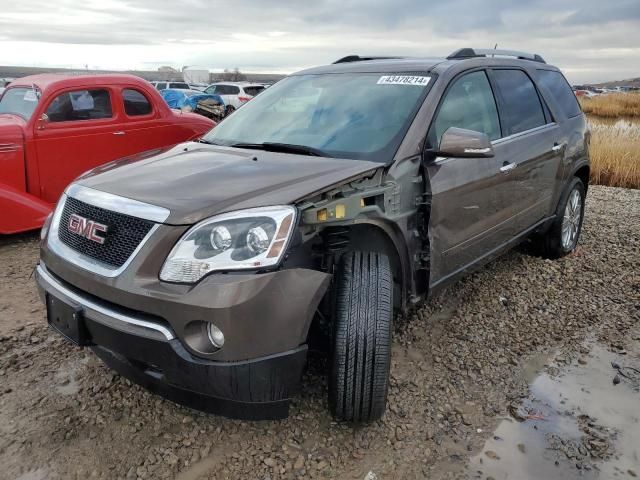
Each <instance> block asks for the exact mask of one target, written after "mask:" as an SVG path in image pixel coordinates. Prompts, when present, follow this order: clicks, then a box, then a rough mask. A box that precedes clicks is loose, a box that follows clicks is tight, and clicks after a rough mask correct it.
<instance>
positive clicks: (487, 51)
mask: <svg viewBox="0 0 640 480" xmlns="http://www.w3.org/2000/svg"><path fill="white" fill-rule="evenodd" d="M494 55H498V56H501V57H515V58H518V59H520V60H531V61H532V62H539V63H547V62H545V61H544V58H542V57H541V56H540V55H538V54H536V53H526V52H518V51H515V50H497V49H492V48H461V49H459V50H456V51H455V52H453V53H452V54H451V55H449V56H448V57H447V60H463V59H465V58H475V57H490V56H494Z"/></svg>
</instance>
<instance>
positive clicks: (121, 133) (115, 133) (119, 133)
mask: <svg viewBox="0 0 640 480" xmlns="http://www.w3.org/2000/svg"><path fill="white" fill-rule="evenodd" d="M124 133H125V132H123V131H119V132H113V134H114V135H124Z"/></svg>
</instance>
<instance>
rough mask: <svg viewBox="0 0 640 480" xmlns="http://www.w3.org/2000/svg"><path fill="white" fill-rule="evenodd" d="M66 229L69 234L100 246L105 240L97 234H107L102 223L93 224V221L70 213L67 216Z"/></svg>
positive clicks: (105, 227)
mask: <svg viewBox="0 0 640 480" xmlns="http://www.w3.org/2000/svg"><path fill="white" fill-rule="evenodd" d="M67 228H68V229H69V231H70V232H71V233H75V234H76V235H80V236H81V237H84V238H86V239H87V240H91V241H92V242H96V243H99V244H100V245H103V244H104V241H105V238H104V237H101V236H99V235H98V232H102V233H106V232H107V226H106V225H104V224H102V223H98V222H94V221H93V220H89V219H88V218H84V217H81V216H80V215H76V214H75V213H72V214H71V215H70V216H69V225H68V226H67Z"/></svg>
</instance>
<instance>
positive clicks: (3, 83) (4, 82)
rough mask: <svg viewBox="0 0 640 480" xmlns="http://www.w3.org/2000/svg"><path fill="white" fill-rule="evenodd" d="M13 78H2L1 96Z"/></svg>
mask: <svg viewBox="0 0 640 480" xmlns="http://www.w3.org/2000/svg"><path fill="white" fill-rule="evenodd" d="M13 80H14V79H13V78H0V96H1V95H2V92H4V91H5V90H6V89H7V87H8V86H9V84H10V83H11V82H13Z"/></svg>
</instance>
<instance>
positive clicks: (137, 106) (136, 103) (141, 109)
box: [122, 88, 151, 117]
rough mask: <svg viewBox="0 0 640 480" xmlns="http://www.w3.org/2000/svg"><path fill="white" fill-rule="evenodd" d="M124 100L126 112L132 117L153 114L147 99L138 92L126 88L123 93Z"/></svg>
mask: <svg viewBox="0 0 640 480" xmlns="http://www.w3.org/2000/svg"><path fill="white" fill-rule="evenodd" d="M122 100H123V101H124V111H125V113H126V114H127V115H129V116H130V117H135V116H136V115H148V114H150V113H151V103H149V100H148V99H147V97H145V95H144V94H143V93H142V92H140V91H138V90H134V89H132V88H125V89H124V90H123V91H122Z"/></svg>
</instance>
